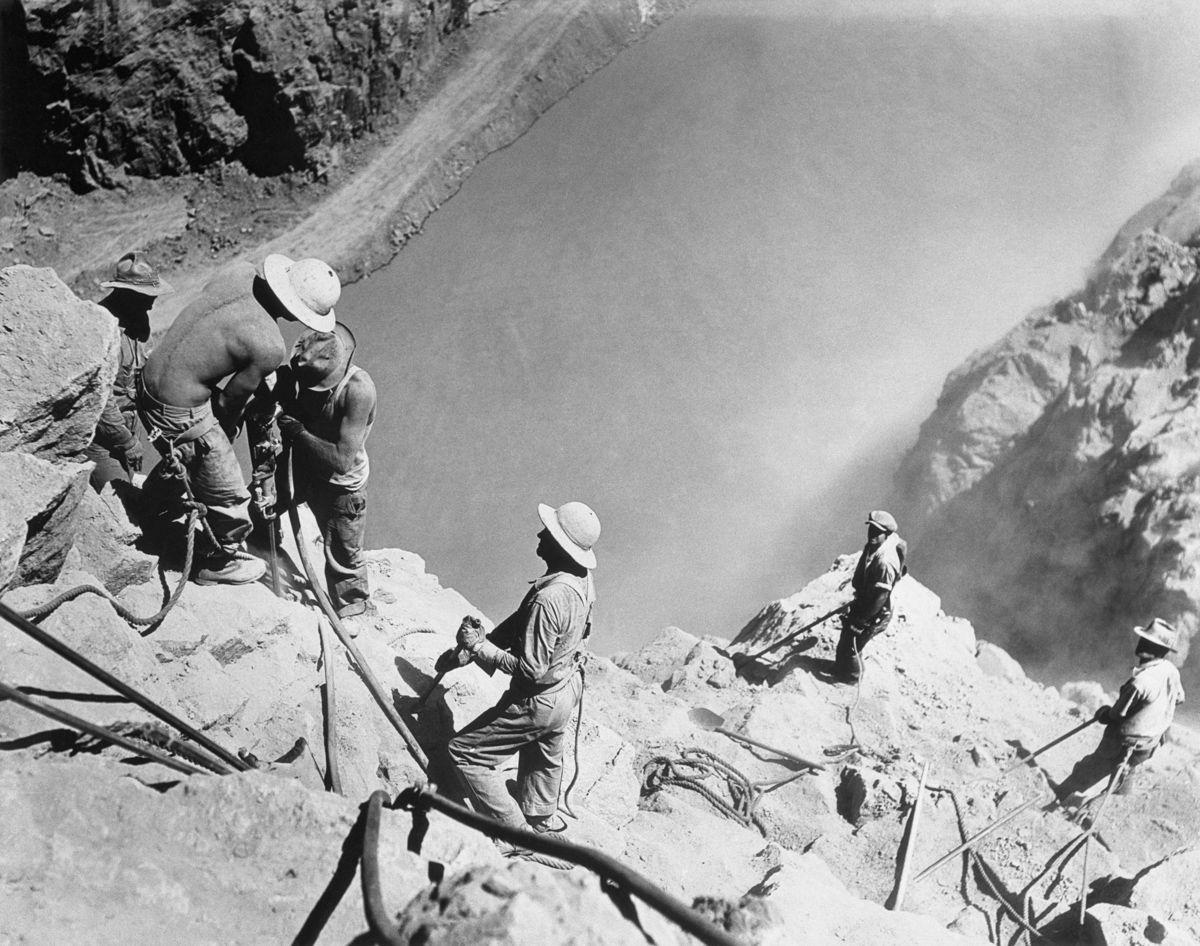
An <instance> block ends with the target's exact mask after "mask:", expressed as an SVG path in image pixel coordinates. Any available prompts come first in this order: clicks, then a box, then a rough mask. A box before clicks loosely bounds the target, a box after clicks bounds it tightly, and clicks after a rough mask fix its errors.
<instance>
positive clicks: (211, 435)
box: [137, 254, 341, 584]
mask: <svg viewBox="0 0 1200 946" xmlns="http://www.w3.org/2000/svg"><path fill="white" fill-rule="evenodd" d="M340 295H341V283H340V282H339V281H338V277H337V274H336V273H334V271H333V270H332V269H330V267H329V266H328V264H326V263H324V262H322V261H321V260H318V259H302V260H292V259H289V258H288V257H286V256H281V255H278V254H272V255H271V256H268V257H267V258H266V260H265V261H264V262H263V266H262V272H261V274H260V273H258V272H256V271H255V269H254V268H253V267H252V266H250V265H249V264H246V263H237V264H235V265H233V266H231V267H229V268H228V269H226V270H224V271H223V272H222V273H221V274H220V275H218V276H217V277H216V278H214V279H213V280H212V281H211V282H209V283H208V285H206V286H205V287H204V289H203V291H202V293H201V296H200V298H199V299H197V300H196V301H195V302H193V303H192V304H191V305H189V306H187V308H185V309H184V310H183V311H182V312H181V313H180V314H179V316H178V317H177V318H176V319H175V321H174V322H173V323H172V324H171V327H170V328H169V329H168V330H167V332H166V334H165V335H164V336H163V339H162V341H161V342H159V344H158V347H157V348H155V350H154V351H153V352H152V353H151V355H150V357H149V358H148V359H147V360H146V366H145V368H144V369H143V370H142V372H141V373H140V375H139V379H138V389H137V395H138V412H139V414H140V416H141V419H142V423H143V424H145V425H146V430H147V431H148V432H149V433H150V437H151V442H152V443H153V444H154V446H155V448H156V449H157V450H158V452H159V453H160V454H161V455H162V456H164V457H168V456H169V455H170V453H171V451H172V449H173V450H174V451H175V452H176V454H177V455H178V457H179V460H180V462H181V463H182V465H183V468H184V470H186V472H187V476H188V478H189V480H190V482H191V488H192V491H193V493H194V495H195V498H196V500H197V501H198V502H200V503H202V504H203V505H204V506H205V507H207V510H208V512H207V521H208V525H209V527H210V528H211V529H212V533H213V536H214V537H215V540H216V544H217V547H216V548H211V547H206V548H204V549H203V550H202V549H199V548H198V549H197V562H196V567H195V570H194V572H193V577H194V579H195V580H196V581H197V582H198V583H200V584H218V583H219V584H245V583H247V582H251V581H257V580H258V579H259V578H260V577H262V575H263V573H264V572H265V571H266V564H265V563H264V562H263V561H262V560H260V559H256V558H253V557H251V556H248V555H247V554H246V553H245V551H244V548H243V546H244V541H245V538H246V536H247V535H248V534H249V532H250V530H251V520H250V509H249V506H250V493H249V491H248V490H247V489H246V483H245V479H244V477H243V475H242V470H241V467H240V466H239V465H238V460H237V457H236V456H235V455H234V452H233V443H232V441H233V439H234V437H236V435H237V431H238V429H239V427H240V424H241V420H242V412H243V411H244V409H245V406H246V402H247V401H248V400H249V399H250V396H251V395H252V394H254V392H255V390H256V389H257V388H258V386H259V383H260V382H261V381H262V380H263V378H264V377H266V376H267V375H268V374H270V373H271V372H272V371H274V370H275V369H276V368H278V367H279V364H280V362H282V361H283V359H284V357H285V356H286V354H287V346H286V345H285V344H284V341H283V336H282V335H281V334H280V331H279V326H278V324H277V323H278V322H280V321H285V322H291V321H299V322H302V323H303V324H304V325H307V326H308V327H309V328H312V329H316V330H317V331H320V332H329V331H331V330H332V329H333V326H334V320H335V319H334V312H333V307H334V305H335V304H336V302H337V300H338V297H339V296H340ZM225 378H228V380H227V381H226V382H225V384H224V386H223V387H222V386H220V382H221V381H222V379H225ZM143 493H144V495H145V496H146V497H147V499H148V500H149V501H151V502H155V501H157V502H158V503H160V504H165V502H167V501H169V499H170V498H172V497H173V498H175V499H176V500H178V499H179V498H180V496H181V495H182V493H183V484H182V483H181V482H180V480H179V479H178V478H177V477H176V476H175V474H174V473H173V472H172V468H171V465H170V464H168V463H166V462H163V463H159V464H158V466H156V467H155V468H154V471H153V472H152V473H151V474H150V477H149V478H148V479H147V482H146V486H145V487H144V490H143Z"/></svg>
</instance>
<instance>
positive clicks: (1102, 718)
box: [1092, 706, 1112, 723]
mask: <svg viewBox="0 0 1200 946" xmlns="http://www.w3.org/2000/svg"><path fill="white" fill-rule="evenodd" d="M1111 718H1112V707H1111V706H1101V707H1100V708H1099V709H1098V710H1096V712H1095V714H1094V715H1093V716H1092V719H1094V720H1095V721H1096V722H1098V723H1107V722H1108V721H1109V720H1110V719H1111Z"/></svg>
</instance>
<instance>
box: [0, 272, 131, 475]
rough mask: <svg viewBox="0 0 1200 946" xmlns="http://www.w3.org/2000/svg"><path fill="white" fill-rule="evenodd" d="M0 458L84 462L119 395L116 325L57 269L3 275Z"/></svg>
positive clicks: (0, 282)
mask: <svg viewBox="0 0 1200 946" xmlns="http://www.w3.org/2000/svg"><path fill="white" fill-rule="evenodd" d="M0 333H2V337H3V344H0V378H3V379H4V397H3V398H2V399H0V451H3V450H20V451H22V452H24V453H32V454H36V455H37V456H40V457H43V458H45V459H47V460H68V461H78V460H79V459H80V458H81V457H80V455H81V454H82V452H83V450H84V448H85V447H86V446H87V445H88V444H89V443H90V442H91V440H92V433H93V432H94V431H95V429H96V420H97V418H99V416H100V411H101V410H102V409H103V407H104V402H105V399H107V397H108V392H109V391H110V390H111V389H112V382H113V377H114V376H115V374H116V371H117V352H118V348H119V345H120V336H119V330H118V328H117V321H116V319H114V318H113V317H112V316H111V315H109V314H108V313H107V312H106V311H105V310H104V309H102V308H100V306H98V305H95V304H93V303H90V302H84V301H82V300H81V299H79V298H78V297H77V296H76V295H75V294H74V293H73V292H71V290H70V289H68V288H67V287H66V285H65V284H64V283H63V282H62V280H60V279H59V278H58V276H56V275H55V273H54V270H52V269H34V268H33V267H30V266H10V267H8V268H6V269H0Z"/></svg>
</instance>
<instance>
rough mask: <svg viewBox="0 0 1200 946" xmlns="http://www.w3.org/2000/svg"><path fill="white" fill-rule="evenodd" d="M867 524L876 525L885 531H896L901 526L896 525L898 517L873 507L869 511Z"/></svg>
mask: <svg viewBox="0 0 1200 946" xmlns="http://www.w3.org/2000/svg"><path fill="white" fill-rule="evenodd" d="M867 525H869V526H875V528H877V529H882V530H883V531H884V532H896V531H897V530H898V529H899V528H900V527H899V526H898V525H896V517H895V516H893V515H892V514H891V513H890V512H884V511H883V510H882V509H872V510H871V511H870V512H869V513H867Z"/></svg>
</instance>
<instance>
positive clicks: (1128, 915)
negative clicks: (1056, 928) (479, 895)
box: [1083, 903, 1200, 946]
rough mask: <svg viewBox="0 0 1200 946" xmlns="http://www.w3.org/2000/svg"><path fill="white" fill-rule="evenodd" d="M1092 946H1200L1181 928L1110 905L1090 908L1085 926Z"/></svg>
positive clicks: (1085, 919) (1104, 904)
mask: <svg viewBox="0 0 1200 946" xmlns="http://www.w3.org/2000/svg"><path fill="white" fill-rule="evenodd" d="M1083 928H1084V932H1085V933H1086V934H1087V936H1088V937H1089V939H1088V942H1089V943H1090V944H1092V946H1200V943H1198V942H1197V940H1196V939H1194V938H1193V937H1191V936H1189V935H1188V934H1187V933H1185V932H1183V931H1182V930H1180V929H1179V928H1178V927H1176V926H1174V925H1172V924H1170V923H1163V922H1162V921H1161V920H1159V919H1158V918H1156V917H1153V916H1151V915H1150V914H1149V913H1145V912H1143V911H1141V910H1131V909H1130V908H1129V907H1120V906H1116V905H1115V904H1111V903H1098V904H1096V905H1095V906H1093V907H1090V908H1089V909H1088V912H1087V916H1086V917H1085V918H1084V922H1083Z"/></svg>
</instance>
